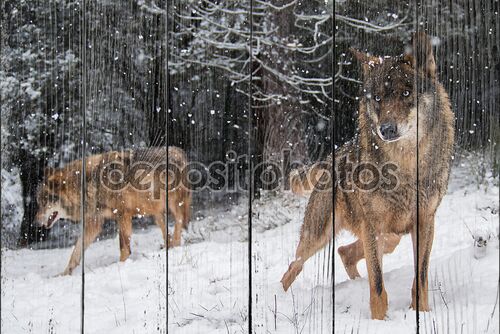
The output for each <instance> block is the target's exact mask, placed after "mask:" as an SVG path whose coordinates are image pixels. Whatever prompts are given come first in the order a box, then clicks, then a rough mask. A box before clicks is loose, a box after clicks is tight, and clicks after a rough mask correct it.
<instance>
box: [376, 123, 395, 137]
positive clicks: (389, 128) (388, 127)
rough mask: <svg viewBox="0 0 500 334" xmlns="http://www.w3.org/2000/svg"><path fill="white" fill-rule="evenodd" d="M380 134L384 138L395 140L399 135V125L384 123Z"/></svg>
mask: <svg viewBox="0 0 500 334" xmlns="http://www.w3.org/2000/svg"><path fill="white" fill-rule="evenodd" d="M380 134H381V135H382V137H383V138H382V139H384V140H393V139H396V138H397V137H398V127H397V126H396V124H392V123H384V124H382V125H381V126H380Z"/></svg>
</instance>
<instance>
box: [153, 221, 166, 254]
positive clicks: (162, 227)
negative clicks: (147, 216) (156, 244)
mask: <svg viewBox="0 0 500 334" xmlns="http://www.w3.org/2000/svg"><path fill="white" fill-rule="evenodd" d="M154 219H155V223H156V225H158V227H159V228H160V230H161V235H162V236H163V243H164V247H167V245H168V241H167V240H168V231H167V226H166V224H165V214H161V215H155V216H154Z"/></svg>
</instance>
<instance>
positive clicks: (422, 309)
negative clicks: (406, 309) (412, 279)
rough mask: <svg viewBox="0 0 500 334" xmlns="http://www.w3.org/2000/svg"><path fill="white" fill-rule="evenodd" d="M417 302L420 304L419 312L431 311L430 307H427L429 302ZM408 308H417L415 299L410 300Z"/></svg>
mask: <svg viewBox="0 0 500 334" xmlns="http://www.w3.org/2000/svg"><path fill="white" fill-rule="evenodd" d="M419 304H420V306H419V307H418V311H419V312H430V311H431V308H430V307H429V303H423V302H421V301H420V303H419ZM410 308H411V309H412V310H414V311H416V310H417V307H416V303H415V301H412V302H411V305H410Z"/></svg>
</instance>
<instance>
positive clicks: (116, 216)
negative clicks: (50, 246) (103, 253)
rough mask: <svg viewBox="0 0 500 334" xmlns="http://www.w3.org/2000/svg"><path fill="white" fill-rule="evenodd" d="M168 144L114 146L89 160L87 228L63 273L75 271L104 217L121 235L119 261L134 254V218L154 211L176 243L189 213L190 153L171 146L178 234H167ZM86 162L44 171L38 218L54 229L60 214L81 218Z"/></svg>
mask: <svg viewBox="0 0 500 334" xmlns="http://www.w3.org/2000/svg"><path fill="white" fill-rule="evenodd" d="M166 157H167V150H166V149H165V148H146V149H139V150H133V151H132V150H129V151H121V152H118V151H112V152H107V153H103V154H96V155H92V156H89V157H87V158H86V159H85V162H86V167H85V182H86V186H85V198H84V203H85V220H84V221H85V233H84V235H83V237H82V236H80V238H79V239H78V241H77V243H76V245H75V248H74V249H73V253H72V255H71V258H70V260H69V263H68V266H67V267H66V269H65V270H64V272H63V274H64V275H67V274H71V272H72V271H73V269H75V268H76V267H77V266H78V264H79V263H80V258H81V248H82V242H83V245H84V248H87V247H88V246H89V245H90V244H91V243H92V242H93V241H94V240H95V239H96V238H97V236H98V235H99V233H100V232H101V229H102V225H103V223H104V220H105V219H110V220H115V221H116V223H117V225H118V229H119V235H120V238H119V239H120V261H125V260H126V259H127V258H128V257H129V255H130V253H131V252H130V238H131V234H132V217H134V216H138V215H140V216H152V217H153V218H154V220H155V223H156V224H157V225H158V226H159V227H160V229H161V231H162V234H163V239H164V242H165V244H167V246H168V247H172V246H178V245H180V242H181V231H182V228H185V227H187V225H188V223H189V216H190V206H191V191H190V190H189V189H188V184H187V175H186V173H187V171H186V168H185V167H186V166H187V158H186V155H185V153H184V152H183V151H182V150H181V149H180V148H177V147H172V146H171V147H169V148H168V157H169V161H168V178H167V182H168V209H169V210H170V212H171V213H172V215H173V217H174V220H175V227H174V234H173V237H171V236H170V235H169V234H168V233H167V228H166V224H165V213H166V212H165V211H166V205H165V203H166V200H167V194H166V191H165V188H166V187H167V186H166V183H165V175H166V171H167V168H166V163H165V162H166ZM81 170H82V161H81V160H76V161H73V162H71V163H69V164H67V165H66V166H65V167H63V168H60V169H53V170H52V169H50V170H47V171H46V175H45V181H44V182H43V183H42V184H41V185H40V186H39V188H38V194H37V202H38V212H37V215H36V221H37V222H38V224H40V225H41V226H43V227H45V228H47V229H50V228H51V227H52V226H53V225H54V223H55V222H56V221H57V220H59V219H61V218H64V219H69V220H71V221H73V222H75V223H79V222H80V219H81V216H80V215H81V204H82V198H81Z"/></svg>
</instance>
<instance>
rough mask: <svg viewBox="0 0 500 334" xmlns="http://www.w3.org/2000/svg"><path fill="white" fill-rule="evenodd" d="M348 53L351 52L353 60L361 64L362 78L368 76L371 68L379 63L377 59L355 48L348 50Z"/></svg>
mask: <svg viewBox="0 0 500 334" xmlns="http://www.w3.org/2000/svg"><path fill="white" fill-rule="evenodd" d="M349 52H351V53H352V55H353V56H354V58H356V59H357V60H358V61H359V62H360V63H361V67H362V69H363V75H364V76H367V75H368V74H369V72H370V68H371V66H373V65H376V64H379V63H380V58H379V57H375V56H372V55H370V54H368V53H365V52H362V51H359V50H357V49H355V48H349Z"/></svg>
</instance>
